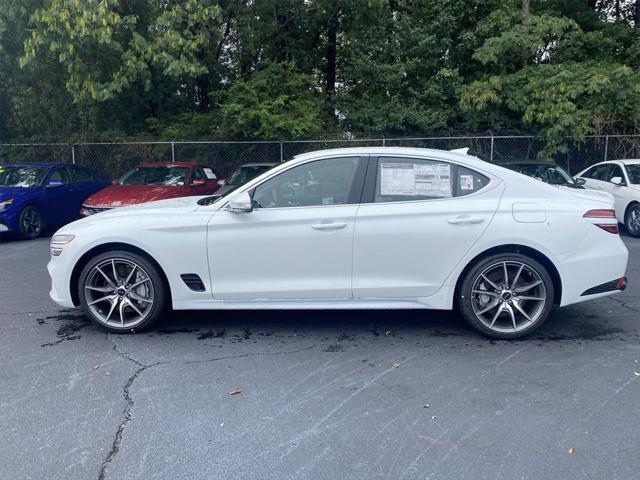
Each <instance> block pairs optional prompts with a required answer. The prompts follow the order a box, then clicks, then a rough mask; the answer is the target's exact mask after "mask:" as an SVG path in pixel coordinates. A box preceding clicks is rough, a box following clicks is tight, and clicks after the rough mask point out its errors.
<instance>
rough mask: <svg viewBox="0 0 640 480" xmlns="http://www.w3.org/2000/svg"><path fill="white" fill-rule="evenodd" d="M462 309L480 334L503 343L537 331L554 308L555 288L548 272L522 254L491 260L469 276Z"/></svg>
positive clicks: (494, 257) (463, 290)
mask: <svg viewBox="0 0 640 480" xmlns="http://www.w3.org/2000/svg"><path fill="white" fill-rule="evenodd" d="M459 295H460V297H459V298H458V305H459V308H460V312H461V313H462V316H463V317H464V319H465V320H466V321H467V322H468V323H469V324H470V325H471V326H473V327H474V328H475V329H476V330H478V331H479V332H481V333H483V334H485V335H487V336H489V337H492V338H500V339H511V338H519V337H523V336H525V335H527V334H529V333H531V332H532V331H534V330H535V329H537V328H538V327H539V326H540V325H542V323H544V321H545V320H546V319H547V317H548V316H549V312H550V311H551V309H552V308H553V299H554V288H553V282H552V281H551V277H550V276H549V273H548V272H547V270H546V268H545V267H544V266H543V265H541V264H540V263H539V262H537V261H536V260H534V259H533V258H530V257H528V256H526V255H522V254H519V253H504V254H499V255H493V256H491V257H488V258H486V259H484V260H482V261H480V262H478V263H477V264H476V265H474V266H473V267H472V268H471V270H469V272H468V273H467V275H466V276H465V278H464V280H463V283H462V286H461V288H460V294H459Z"/></svg>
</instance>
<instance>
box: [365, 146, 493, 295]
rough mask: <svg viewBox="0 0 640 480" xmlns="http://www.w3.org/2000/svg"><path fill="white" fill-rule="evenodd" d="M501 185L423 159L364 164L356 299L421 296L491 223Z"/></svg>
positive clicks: (435, 285) (436, 286)
mask: <svg viewBox="0 0 640 480" xmlns="http://www.w3.org/2000/svg"><path fill="white" fill-rule="evenodd" d="M502 191H503V185H502V184H501V183H500V182H499V180H497V179H494V180H493V181H490V179H489V177H487V176H485V175H483V174H481V173H479V172H476V171H474V170H470V169H468V168H464V167H462V166H457V165H455V164H452V163H446V162H442V161H439V160H432V159H426V158H404V157H380V158H372V159H371V160H370V164H369V169H368V172H367V181H366V183H365V193H364V198H363V203H362V204H361V205H360V208H359V210H358V214H357V217H356V224H355V232H354V245H353V251H354V258H353V294H354V297H356V298H375V297H378V298H380V297H386V298H389V297H392V298H407V297H412V298H413V297H427V296H430V295H433V294H434V293H435V292H436V291H437V290H438V289H439V288H440V287H441V286H442V285H443V283H444V281H445V280H446V278H447V277H448V276H449V274H450V273H451V272H452V271H453V269H454V267H455V266H456V265H457V264H458V263H459V262H460V260H461V259H462V257H463V256H464V255H465V254H466V253H467V252H468V250H469V249H470V248H471V246H472V245H473V244H474V243H475V242H476V241H477V240H478V238H479V237H480V235H482V233H483V232H484V231H485V229H486V228H487V226H488V225H489V223H490V221H491V219H492V217H493V215H494V213H495V211H496V209H497V208H498V203H499V201H500V196H501V194H502Z"/></svg>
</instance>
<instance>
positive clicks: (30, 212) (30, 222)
mask: <svg viewBox="0 0 640 480" xmlns="http://www.w3.org/2000/svg"><path fill="white" fill-rule="evenodd" d="M18 223H19V225H18V226H19V229H20V236H21V237H22V238H24V239H26V240H33V239H34V238H38V237H39V236H40V234H41V233H42V227H43V226H44V219H43V218H42V213H41V212H40V210H38V209H37V208H36V207H32V206H28V207H25V208H24V209H23V210H22V212H20V218H19V219H18Z"/></svg>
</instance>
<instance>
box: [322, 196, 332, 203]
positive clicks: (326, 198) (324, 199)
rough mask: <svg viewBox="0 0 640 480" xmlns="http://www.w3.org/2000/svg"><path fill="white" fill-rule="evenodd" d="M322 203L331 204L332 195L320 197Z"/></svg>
mask: <svg viewBox="0 0 640 480" xmlns="http://www.w3.org/2000/svg"><path fill="white" fill-rule="evenodd" d="M322 205H333V197H322Z"/></svg>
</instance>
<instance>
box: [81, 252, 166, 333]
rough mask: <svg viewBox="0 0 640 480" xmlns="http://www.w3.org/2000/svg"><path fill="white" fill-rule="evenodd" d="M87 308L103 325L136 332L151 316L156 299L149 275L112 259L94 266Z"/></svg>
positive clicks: (122, 260) (87, 289)
mask: <svg viewBox="0 0 640 480" xmlns="http://www.w3.org/2000/svg"><path fill="white" fill-rule="evenodd" d="M84 290H85V298H86V305H87V307H88V308H89V309H90V310H91V312H92V313H93V314H94V315H95V317H96V318H97V319H98V320H100V322H101V323H103V324H105V325H107V326H112V327H119V328H133V327H136V326H137V325H139V324H141V323H142V322H143V321H144V320H145V319H146V318H147V317H148V316H149V314H150V312H151V310H152V307H153V304H154V298H155V292H154V288H153V282H152V281H151V278H150V277H149V274H148V273H147V272H146V271H145V269H144V268H142V267H141V266H140V265H138V264H137V263H135V262H133V261H131V260H129V259H125V258H109V259H106V260H103V261H102V262H100V263H98V264H97V265H95V266H94V267H93V268H92V269H91V271H90V272H89V274H88V275H87V277H86V280H85V284H84Z"/></svg>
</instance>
